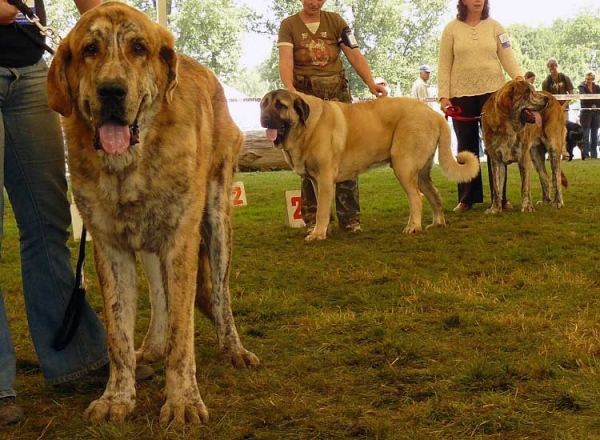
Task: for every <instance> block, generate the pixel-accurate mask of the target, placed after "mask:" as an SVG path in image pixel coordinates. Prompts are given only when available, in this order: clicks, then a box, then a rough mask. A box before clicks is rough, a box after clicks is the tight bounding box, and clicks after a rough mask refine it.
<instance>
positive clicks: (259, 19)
mask: <svg viewBox="0 0 600 440" xmlns="http://www.w3.org/2000/svg"><path fill="white" fill-rule="evenodd" d="M156 2H157V0H131V4H133V5H134V6H136V7H137V8H139V9H141V10H142V11H144V12H145V13H147V14H148V15H149V16H150V17H151V18H152V19H156V9H157V4H156ZM263 2H264V3H267V4H268V5H269V8H268V9H267V11H266V12H265V13H264V14H263V15H262V16H261V15H260V13H259V12H257V11H253V10H252V9H251V7H248V6H246V5H250V6H252V5H253V2H252V1H249V0H211V1H207V0H167V14H168V27H169V29H170V30H171V31H172V32H173V33H174V34H175V36H176V37H177V49H178V50H179V51H181V52H183V53H186V54H188V55H190V56H192V57H193V58H195V59H197V60H198V61H200V62H201V63H203V64H205V65H207V66H208V67H210V68H211V69H212V70H214V71H215V73H216V74H217V75H218V76H219V77H220V78H221V80H223V81H225V82H228V83H230V84H231V85H233V86H236V87H239V88H240V90H242V91H244V92H246V93H247V94H255V93H258V92H259V91H261V90H267V89H273V88H276V87H280V86H281V82H280V79H279V69H278V62H277V50H276V46H275V43H274V44H273V47H272V51H271V56H270V57H269V58H268V59H267V60H265V61H264V62H263V63H262V64H261V65H260V66H259V67H258V68H256V69H255V71H244V70H240V68H239V60H240V57H241V53H242V45H241V41H242V40H243V38H242V36H243V35H244V34H245V33H246V32H248V31H252V32H261V33H264V34H268V35H273V36H276V35H277V31H278V29H279V23H280V22H281V20H282V19H283V18H284V17H287V16H289V15H292V14H294V13H296V12H298V11H299V10H300V8H301V3H300V2H299V1H298V0H263ZM47 9H48V20H49V23H50V24H51V25H52V26H53V27H55V28H57V29H58V30H59V32H60V34H62V35H66V33H67V32H68V30H69V29H71V28H72V27H73V25H74V24H75V22H76V20H77V18H78V17H79V13H78V12H77V10H76V8H75V6H74V4H73V1H72V0H47ZM325 9H327V10H330V11H335V12H338V13H340V14H342V15H343V16H344V17H345V18H346V20H347V21H348V23H349V25H350V26H351V27H352V29H353V30H354V33H355V35H356V37H357V40H358V42H359V45H360V48H361V51H362V52H363V54H364V55H365V57H366V58H367V61H368V62H369V65H370V67H371V70H372V72H373V75H374V76H382V77H384V78H386V79H387V81H388V83H390V84H393V85H399V88H400V90H401V92H402V94H407V93H408V92H409V90H410V87H411V85H412V82H413V81H414V80H415V79H416V77H417V70H418V66H419V65H420V64H423V63H426V64H430V65H431V66H433V67H434V68H435V67H436V66H437V57H438V48H439V40H440V37H441V30H442V27H443V25H444V24H445V23H444V21H445V20H447V19H448V17H450V14H449V13H450V12H452V11H449V9H448V3H447V1H446V0H428V1H427V2H424V1H413V0H328V1H327V3H326V4H325ZM261 11H262V9H261ZM508 31H509V33H510V35H511V38H512V41H513V45H514V47H515V50H516V52H517V57H518V59H519V61H520V62H521V65H522V67H523V70H532V71H534V72H535V73H536V74H537V81H538V86H539V85H540V84H541V81H542V79H543V78H544V77H545V76H546V74H547V69H546V60H547V59H548V58H549V57H555V58H557V59H558V60H559V63H560V69H561V71H563V72H564V73H565V74H567V75H569V76H570V77H571V79H572V80H573V82H574V84H575V85H577V84H578V83H579V82H581V80H582V79H583V74H584V73H585V71H586V70H588V69H590V68H592V69H594V70H596V69H597V68H598V59H600V9H598V8H596V9H591V8H588V9H586V10H582V11H580V13H579V15H578V16H576V17H575V18H569V19H559V20H556V21H555V22H553V23H552V24H551V25H550V26H546V27H541V26H538V27H531V26H527V25H522V24H519V25H512V26H508ZM594 51H596V53H597V55H596V59H595V60H592V54H593V53H594ZM347 72H348V77H349V80H350V84H351V87H352V90H353V93H354V95H357V96H368V91H367V90H366V87H365V85H364V84H363V82H362V81H361V80H360V78H358V76H357V75H356V73H355V72H354V69H352V68H351V67H349V66H347ZM431 82H432V84H435V82H436V74H435V71H434V72H433V75H432V78H431ZM395 89H396V87H394V91H395Z"/></svg>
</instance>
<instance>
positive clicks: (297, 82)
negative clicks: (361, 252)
mask: <svg viewBox="0 0 600 440" xmlns="http://www.w3.org/2000/svg"><path fill="white" fill-rule="evenodd" d="M342 78H343V80H342V82H341V86H340V87H338V88H337V89H336V90H334V91H332V93H326V96H323V95H322V94H321V93H317V92H315V90H314V89H313V86H312V83H311V81H310V78H308V77H301V76H300V77H298V76H297V77H295V78H294V87H295V89H296V90H298V91H299V92H302V93H306V94H307V95H313V96H316V97H318V98H321V99H328V100H330V101H341V102H352V96H351V95H350V89H349V88H348V81H346V78H345V77H344V76H343V75H342ZM300 189H301V191H300V192H301V196H302V219H303V220H304V223H306V225H307V226H308V227H310V226H314V225H315V223H316V218H317V196H316V194H315V189H314V187H313V184H312V182H311V181H310V179H308V178H307V177H303V178H302V185H301V187H300ZM335 211H336V214H337V218H338V222H339V224H340V226H341V227H342V228H343V227H346V226H348V225H351V224H360V203H359V195H358V179H355V180H345V181H343V182H338V183H336V185H335ZM331 220H333V218H332V219H331Z"/></svg>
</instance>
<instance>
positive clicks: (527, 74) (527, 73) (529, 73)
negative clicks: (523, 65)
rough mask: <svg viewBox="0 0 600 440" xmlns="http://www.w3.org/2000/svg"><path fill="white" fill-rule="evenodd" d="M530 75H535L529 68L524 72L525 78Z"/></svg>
mask: <svg viewBox="0 0 600 440" xmlns="http://www.w3.org/2000/svg"><path fill="white" fill-rule="evenodd" d="M531 77H535V73H533V72H532V71H531V70H528V71H527V72H525V79H527V78H531Z"/></svg>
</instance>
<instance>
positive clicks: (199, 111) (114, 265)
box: [48, 2, 259, 424]
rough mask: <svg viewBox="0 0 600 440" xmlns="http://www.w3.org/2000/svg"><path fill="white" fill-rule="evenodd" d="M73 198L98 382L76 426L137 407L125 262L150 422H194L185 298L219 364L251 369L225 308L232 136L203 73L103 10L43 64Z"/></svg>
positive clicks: (196, 397) (126, 18)
mask: <svg viewBox="0 0 600 440" xmlns="http://www.w3.org/2000/svg"><path fill="white" fill-rule="evenodd" d="M48 86H49V97H50V105H51V107H52V108H53V109H55V110H56V111H58V112H59V113H61V114H62V115H63V116H64V117H65V119H64V130H65V134H66V138H67V143H68V150H69V167H70V170H71V178H72V184H73V187H72V190H73V196H74V199H75V202H76V204H77V207H78V208H79V211H80V212H81V216H82V217H83V221H84V223H85V225H86V227H87V228H88V229H89V231H90V233H91V235H92V236H93V237H94V256H95V262H96V271H97V273H98V278H99V282H100V286H101V290H102V296H103V299H104V311H105V318H106V326H107V334H108V352H109V357H110V378H109V380H108V384H107V386H106V390H105V392H104V394H103V395H102V397H100V398H99V399H98V400H96V401H94V402H92V404H91V405H90V406H89V408H88V409H87V411H86V415H87V416H88V417H89V418H90V419H91V420H93V421H97V422H104V421H111V422H120V421H122V420H123V419H124V418H125V416H126V415H127V414H128V413H130V412H132V411H133V409H134V405H135V395H136V392H135V379H134V371H135V366H136V353H135V351H134V345H133V343H134V321H135V314H136V300H137V289H136V283H137V279H136V253H139V254H140V255H141V259H142V261H143V263H144V267H145V270H146V274H147V278H148V280H149V284H150V292H151V293H150V296H151V304H152V319H151V323H150V329H149V330H148V333H147V335H146V337H145V339H144V342H143V344H142V347H141V349H140V350H139V352H138V353H137V360H138V361H140V362H154V361H157V360H159V359H161V358H163V357H164V358H165V371H166V380H165V397H166V402H165V404H164V406H163V407H162V410H161V412H160V422H161V423H162V424H170V423H174V424H184V423H194V424H195V423H200V422H204V421H206V420H207V418H208V412H207V410H206V407H205V405H204V403H203V401H202V398H201V397H200V392H199V390H198V385H197V382H196V362H195V357H194V299H195V297H196V293H198V295H199V297H198V299H197V301H198V302H199V303H200V304H201V305H203V306H204V311H205V313H207V315H208V316H209V317H210V318H211V319H212V321H213V323H214V325H215V327H216V331H217V336H218V341H219V345H220V349H221V353H222V355H223V356H224V357H225V358H227V359H228V360H229V361H230V362H232V363H233V364H234V365H235V366H237V367H252V366H255V365H258V364H259V360H258V359H257V357H256V356H255V355H254V354H252V353H250V352H249V351H247V350H246V349H245V348H244V347H243V346H242V344H241V342H240V339H239V336H238V333H237V330H236V328H235V325H234V321H233V316H232V312H231V302H230V298H229V282H228V279H229V267H230V260H231V240H232V234H231V224H230V191H231V183H232V179H233V173H234V168H235V164H236V158H237V154H238V151H239V150H240V148H241V145H242V142H243V137H242V133H241V132H240V130H239V129H238V128H237V127H236V126H235V124H234V122H233V121H232V119H231V117H230V115H229V113H228V110H227V103H226V101H225V97H224V94H223V90H222V88H221V86H220V85H219V82H218V80H217V78H216V77H215V75H214V74H213V73H211V72H210V71H209V70H208V69H206V68H205V67H203V66H201V65H199V64H198V63H196V62H195V61H193V60H192V59H191V58H188V57H186V56H182V55H178V54H176V53H175V51H174V38H173V36H172V35H171V34H170V33H169V32H168V31H167V30H166V29H165V28H163V27H162V26H159V25H158V24H156V23H154V22H153V21H151V20H150V19H149V18H148V17H146V15H144V14H143V13H141V12H139V11H137V10H135V9H133V8H131V7H129V6H126V5H125V4H122V3H116V2H115V3H104V4H102V5H100V6H98V7H96V8H95V9H92V10H91V11H89V12H87V13H86V14H84V15H83V16H82V17H81V19H80V20H79V22H78V23H77V25H76V26H75V27H74V28H73V30H72V31H71V32H70V33H69V35H68V36H67V38H65V39H64V40H63V41H62V43H61V44H60V47H59V49H58V51H57V54H56V56H55V58H54V60H53V62H52V65H51V67H50V72H49V77H48Z"/></svg>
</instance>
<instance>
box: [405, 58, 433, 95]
mask: <svg viewBox="0 0 600 440" xmlns="http://www.w3.org/2000/svg"><path fill="white" fill-rule="evenodd" d="M430 75H431V67H429V66H428V65H427V64H423V65H422V66H421V67H419V77H418V78H417V79H416V81H415V82H414V83H413V86H412V90H411V92H410V96H412V97H413V98H419V99H422V98H429V83H428V82H427V81H429V76H430Z"/></svg>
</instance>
